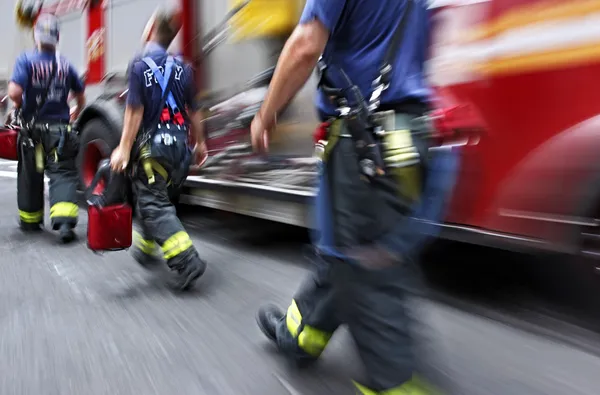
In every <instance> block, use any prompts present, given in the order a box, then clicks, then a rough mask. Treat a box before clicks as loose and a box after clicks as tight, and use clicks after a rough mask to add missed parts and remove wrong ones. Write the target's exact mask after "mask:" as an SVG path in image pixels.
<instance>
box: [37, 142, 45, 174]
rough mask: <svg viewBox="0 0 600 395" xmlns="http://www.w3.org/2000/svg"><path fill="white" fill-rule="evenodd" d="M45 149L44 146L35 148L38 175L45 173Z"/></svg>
mask: <svg viewBox="0 0 600 395" xmlns="http://www.w3.org/2000/svg"><path fill="white" fill-rule="evenodd" d="M44 166H45V164H44V147H43V146H42V144H36V146H35V169H36V170H37V172H38V173H43V172H44Z"/></svg>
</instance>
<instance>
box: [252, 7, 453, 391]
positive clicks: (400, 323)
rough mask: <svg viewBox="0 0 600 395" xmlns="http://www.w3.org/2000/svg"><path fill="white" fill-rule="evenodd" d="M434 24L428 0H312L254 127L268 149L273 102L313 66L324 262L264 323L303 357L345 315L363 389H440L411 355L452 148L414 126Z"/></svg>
mask: <svg viewBox="0 0 600 395" xmlns="http://www.w3.org/2000/svg"><path fill="white" fill-rule="evenodd" d="M428 23H429V22H428V11H427V8H426V2H425V1H424V0H405V1H397V0H378V1H375V2H374V1H372V0H308V1H307V2H306V5H305V8H304V11H303V14H302V17H301V19H300V22H299V24H298V26H297V27H296V28H295V30H294V31H293V33H292V34H291V36H290V38H289V39H288V41H287V43H286V44H285V46H284V48H283V51H282V53H281V56H280V58H279V61H278V64H277V67H276V70H275V74H274V76H273V80H272V82H271V85H270V87H269V90H268V93H267V95H266V98H265V101H264V103H263V105H262V107H261V108H260V110H259V111H258V113H257V115H256V116H255V118H254V120H253V122H252V126H251V138H252V143H253V146H254V148H255V150H256V151H258V152H266V151H267V148H268V141H269V134H270V133H272V132H273V129H274V127H275V123H276V116H277V113H278V112H279V111H281V110H282V109H283V108H284V106H285V105H286V104H287V103H288V102H289V101H290V100H291V99H292V98H293V97H294V95H296V93H297V92H298V91H299V90H300V89H301V87H302V86H303V85H304V84H305V82H306V81H307V80H308V78H309V77H310V74H311V73H312V70H314V68H315V66H317V65H318V66H319V69H320V70H321V79H320V84H319V87H320V92H319V93H318V97H317V102H316V103H317V109H318V113H319V115H320V117H321V118H322V121H324V124H323V125H324V126H323V128H324V129H325V134H324V135H323V136H319V137H318V139H319V140H320V142H319V144H318V145H319V147H320V151H319V152H321V153H322V155H323V161H322V163H321V167H320V175H319V191H318V194H317V199H316V204H315V210H316V214H317V217H316V223H317V225H318V226H317V233H316V238H315V240H316V245H315V251H316V252H317V254H316V256H317V259H316V262H315V263H316V269H315V270H314V271H313V273H311V274H310V275H309V277H308V278H307V279H306V280H305V281H304V283H303V285H302V286H301V288H300V290H299V291H298V292H297V293H296V295H295V296H294V298H293V300H292V302H291V304H290V305H289V307H288V309H287V312H286V311H283V310H281V309H279V308H278V307H276V306H273V305H265V306H262V307H261V308H260V309H259V311H258V315H257V322H258V325H259V327H260V329H261V330H262V332H263V333H264V334H265V335H266V336H267V337H268V338H269V339H270V340H271V341H273V342H274V343H275V344H276V345H277V347H278V349H279V350H280V351H281V352H283V353H284V354H285V355H286V356H288V357H289V358H291V359H292V360H294V361H295V362H297V363H298V364H299V365H301V366H304V365H307V364H312V363H313V362H314V361H316V360H317V359H318V358H319V356H320V355H321V353H322V352H323V350H324V349H325V347H326V346H327V344H328V342H329V340H330V338H331V336H332V335H333V333H334V332H335V331H336V329H337V328H338V327H339V326H340V325H342V324H344V325H347V326H348V329H349V332H350V334H351V336H352V337H353V339H354V341H355V344H356V346H357V348H358V352H359V356H360V357H361V359H362V361H363V362H364V366H365V372H366V377H364V378H363V379H362V380H357V381H356V382H355V387H356V389H357V391H358V393H360V394H369V395H372V394H389V395H392V394H429V393H433V392H434V390H433V389H432V386H431V385H430V384H428V383H427V381H426V380H425V379H423V377H422V376H421V375H420V374H419V372H418V371H417V369H416V367H415V366H416V363H415V355H414V344H415V341H414V336H413V334H414V331H412V330H411V329H412V328H414V326H415V324H417V321H416V320H415V318H414V316H413V315H412V314H409V311H410V310H409V309H410V307H412V305H411V304H410V303H408V302H409V301H410V300H411V299H410V295H411V294H412V292H411V291H414V290H419V289H420V288H421V287H420V285H421V283H420V281H419V280H420V276H419V272H418V267H417V265H416V261H417V260H418V258H419V255H420V253H421V251H422V249H423V247H424V245H425V242H426V241H427V240H429V238H430V236H432V235H434V234H435V229H437V228H434V227H433V225H429V224H431V223H432V222H435V221H439V220H440V218H441V215H442V214H443V209H444V207H445V202H446V201H447V197H448V195H449V192H450V190H451V188H452V186H453V183H454V179H455V178H454V177H455V174H456V168H457V167H456V166H457V160H456V155H455V154H454V152H453V151H451V150H447V149H440V150H439V153H435V154H434V153H433V152H435V151H430V150H429V149H428V148H429V145H431V144H430V143H429V142H428V141H430V140H429V139H426V138H420V137H418V136H419V133H417V132H418V131H423V132H426V131H427V130H428V129H427V125H426V124H424V123H423V122H422V121H423V117H422V115H423V114H424V113H425V112H426V111H427V109H428V102H429V100H430V99H429V98H430V94H431V92H430V88H429V87H428V85H427V82H426V79H425V72H424V61H425V59H426V53H427V50H428V43H427V40H428V34H429V32H428V30H429V28H428ZM348 92H354V93H353V94H352V96H349V95H348ZM356 92H358V93H359V94H360V95H359V94H358V93H356ZM362 99H365V100H366V99H368V103H363V100H362ZM419 125H420V126H419ZM376 132H377V133H376ZM425 135H426V133H425ZM380 136H383V137H380ZM376 139H383V140H376ZM381 141H383V143H382V142H381ZM371 165H372V166H371ZM386 185H387V186H388V187H389V185H392V186H393V187H391V188H387V187H385V186H386ZM386 188H387V189H386ZM390 191H392V192H390ZM416 218H420V219H421V220H422V219H427V220H429V221H421V220H418V219H416Z"/></svg>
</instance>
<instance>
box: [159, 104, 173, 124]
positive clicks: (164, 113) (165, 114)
mask: <svg viewBox="0 0 600 395" xmlns="http://www.w3.org/2000/svg"><path fill="white" fill-rule="evenodd" d="M170 120H171V114H170V113H169V109H168V108H167V107H165V108H163V110H162V113H161V114H160V121H161V122H162V123H167V122H169V121H170Z"/></svg>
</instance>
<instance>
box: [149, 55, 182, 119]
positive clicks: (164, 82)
mask: <svg viewBox="0 0 600 395" xmlns="http://www.w3.org/2000/svg"><path fill="white" fill-rule="evenodd" d="M142 61H144V63H146V64H147V65H148V67H150V70H152V74H154V77H155V78H156V80H157V81H158V84H159V85H160V88H161V90H162V93H163V95H164V94H165V93H167V104H168V105H169V107H171V110H173V113H176V112H178V111H179V108H178V107H177V102H176V101H175V98H174V97H173V93H171V91H170V89H169V92H166V91H167V88H168V84H169V79H170V78H171V73H172V72H173V64H174V63H175V60H174V59H173V57H172V56H169V57H168V58H167V63H166V64H165V74H164V76H163V74H162V73H161V72H160V70H159V69H158V66H157V65H156V63H155V62H154V60H152V58H150V57H145V58H143V59H142Z"/></svg>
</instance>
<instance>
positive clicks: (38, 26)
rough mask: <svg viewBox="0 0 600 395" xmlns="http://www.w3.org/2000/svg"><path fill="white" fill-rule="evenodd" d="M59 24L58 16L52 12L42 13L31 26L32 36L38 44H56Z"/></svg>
mask: <svg viewBox="0 0 600 395" xmlns="http://www.w3.org/2000/svg"><path fill="white" fill-rule="evenodd" d="M59 33H60V25H59V23H58V18H57V17H56V16H54V15H52V14H42V15H40V16H39V17H38V19H37V21H36V22H35V26H34V27H33V38H34V40H35V42H36V44H38V45H40V44H41V45H52V46H56V45H57V44H58V38H59V35H60V34H59Z"/></svg>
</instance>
